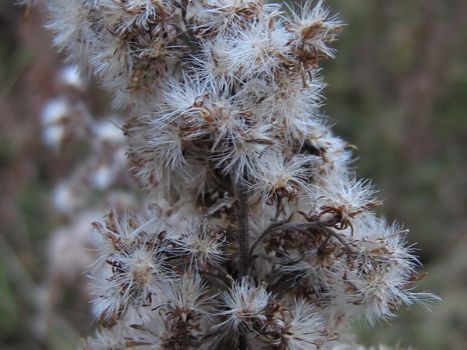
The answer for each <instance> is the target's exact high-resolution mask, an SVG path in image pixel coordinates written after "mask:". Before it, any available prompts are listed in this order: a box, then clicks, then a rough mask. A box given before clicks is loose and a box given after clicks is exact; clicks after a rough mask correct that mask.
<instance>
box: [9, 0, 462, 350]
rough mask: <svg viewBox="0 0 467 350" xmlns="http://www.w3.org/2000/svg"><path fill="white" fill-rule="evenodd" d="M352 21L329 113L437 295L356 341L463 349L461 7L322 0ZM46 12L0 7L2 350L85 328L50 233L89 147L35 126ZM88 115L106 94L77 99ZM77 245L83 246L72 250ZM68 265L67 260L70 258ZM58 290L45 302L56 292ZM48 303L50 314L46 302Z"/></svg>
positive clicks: (50, 88)
mask: <svg viewBox="0 0 467 350" xmlns="http://www.w3.org/2000/svg"><path fill="white" fill-rule="evenodd" d="M328 4H329V5H330V6H331V7H332V8H333V10H334V12H340V15H341V17H342V18H343V19H344V21H345V22H346V23H347V24H348V26H347V27H345V30H344V32H343V34H342V36H341V39H340V41H339V43H338V44H337V47H338V49H339V53H338V58H337V60H335V61H330V62H327V63H326V64H325V67H324V75H325V79H326V81H327V82H328V83H329V86H328V88H327V90H326V91H325V94H326V96H327V104H326V107H325V111H326V113H327V114H328V115H330V116H331V117H332V119H333V120H334V121H335V124H336V125H335V131H336V133H338V134H341V135H343V136H344V137H345V138H346V139H347V140H349V142H351V143H352V144H354V145H356V146H357V147H358V150H357V152H356V154H357V155H358V157H359V160H358V162H357V163H356V165H357V172H358V175H359V176H360V177H368V178H371V179H373V180H374V183H375V184H376V186H377V187H378V188H379V189H380V190H381V192H380V197H381V198H383V199H384V200H385V206H384V208H383V209H382V212H384V213H385V215H386V216H387V217H388V218H389V219H390V220H394V219H397V220H398V221H400V222H403V223H404V224H405V225H406V226H407V227H408V228H410V230H411V233H410V235H409V237H410V240H411V241H412V242H418V245H417V247H418V249H420V251H419V255H420V257H421V260H422V262H423V264H424V265H425V267H424V271H426V272H428V276H427V277H426V279H425V280H424V281H422V282H421V283H420V286H419V289H420V290H431V291H434V292H436V293H437V294H439V295H440V296H441V297H442V298H443V300H444V301H443V302H441V303H436V304H434V305H433V307H432V311H431V312H429V311H427V310H426V309H424V308H422V307H413V308H410V309H407V310H406V309H403V310H402V312H401V315H400V316H399V317H398V318H396V319H394V320H392V321H391V322H389V323H382V324H378V325H377V326H376V327H375V328H369V327H368V326H366V325H359V324H357V325H355V328H356V329H357V331H358V333H359V339H360V341H361V342H362V343H364V344H378V343H385V344H388V345H396V344H399V345H401V346H408V345H413V346H414V347H415V348H418V349H420V350H422V349H426V350H434V349H454V350H463V349H466V348H467V253H466V252H467V236H466V233H467V216H466V214H467V151H466V147H467V1H465V0H411V1H400V0H385V1H379V0H358V1H348V0H347V1H346V0H328ZM44 22H45V15H44V13H43V11H41V10H40V9H33V10H32V11H31V13H30V14H29V16H27V13H25V10H24V8H19V7H13V6H12V0H0V348H2V349H25V350H26V349H28V350H36V349H54V350H55V349H57V350H62V349H73V348H74V344H76V342H77V341H78V339H79V337H80V335H86V334H88V333H89V332H90V330H91V328H92V326H93V324H92V318H91V317H90V316H89V307H88V304H87V301H86V298H87V297H86V289H85V287H84V286H85V283H84V281H83V279H82V278H81V274H78V275H77V276H74V278H71V279H70V280H66V279H65V280H60V281H58V280H53V281H52V282H51V277H50V274H51V270H53V266H52V267H51V266H50V264H49V263H48V262H49V261H50V253H49V250H50V249H49V246H50V242H51V239H52V232H53V231H54V230H55V229H56V228H57V227H59V226H61V225H66V224H67V223H68V222H67V219H65V218H63V216H61V215H59V214H57V212H56V211H55V210H54V208H53V207H52V205H51V203H50V195H51V191H52V189H53V186H54V184H55V183H56V182H57V181H59V180H60V179H63V178H65V177H66V176H69V175H70V172H71V171H72V170H73V168H74V166H75V165H76V164H77V162H79V160H80V159H81V158H82V157H84V155H85V153H86V147H84V146H83V147H80V145H79V143H78V144H73V145H65V146H64V147H62V149H61V150H60V152H53V151H51V150H50V149H48V148H47V147H45V146H44V145H43V144H42V141H41V129H40V121H39V116H40V114H41V110H42V108H43V107H44V105H45V104H46V103H47V101H48V100H50V99H51V98H54V97H56V96H58V95H60V94H63V91H61V89H62V87H61V86H60V84H58V83H57V79H56V76H57V72H59V71H60V69H61V68H62V67H63V64H62V63H61V58H60V56H59V55H58V54H56V53H55V50H54V49H53V48H52V46H51V38H50V35H49V33H47V32H46V31H45V30H44V29H43V24H44ZM81 98H82V99H84V100H85V101H86V102H87V103H88V104H89V105H90V106H91V110H92V112H93V113H95V114H103V113H105V111H106V108H107V107H106V106H107V104H106V101H105V100H106V98H105V94H103V93H102V92H100V91H99V90H98V89H96V88H95V87H91V88H89V89H88V91H86V92H83V96H82V97H81ZM76 249H80V247H78V246H77V247H76ZM65 256H66V254H65ZM51 289H52V297H51V291H50V290H51ZM44 305H45V306H44Z"/></svg>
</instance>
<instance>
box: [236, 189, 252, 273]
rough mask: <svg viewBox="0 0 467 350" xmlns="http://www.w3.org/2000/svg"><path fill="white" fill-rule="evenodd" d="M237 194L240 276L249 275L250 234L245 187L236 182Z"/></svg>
mask: <svg viewBox="0 0 467 350" xmlns="http://www.w3.org/2000/svg"><path fill="white" fill-rule="evenodd" d="M235 192H236V193H235V194H236V197H237V221H238V228H239V234H238V245H239V257H240V275H241V276H244V275H246V274H247V271H248V265H249V246H250V242H249V234H248V229H249V227H248V213H247V196H246V193H245V189H244V187H243V185H242V184H241V183H239V182H235Z"/></svg>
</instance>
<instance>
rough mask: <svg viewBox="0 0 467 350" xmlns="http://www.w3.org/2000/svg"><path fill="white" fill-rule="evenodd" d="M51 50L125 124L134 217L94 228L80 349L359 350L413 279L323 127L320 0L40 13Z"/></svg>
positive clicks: (409, 298)
mask: <svg viewBox="0 0 467 350" xmlns="http://www.w3.org/2000/svg"><path fill="white" fill-rule="evenodd" d="M48 6H49V10H50V14H51V16H52V19H51V21H50V22H49V25H48V27H49V28H50V29H51V30H53V31H54V32H55V44H56V45H57V46H58V47H60V48H61V49H62V50H63V51H64V52H65V53H66V54H67V55H68V57H69V60H70V61H71V62H72V63H74V64H76V65H78V66H79V67H80V68H81V69H82V70H84V71H88V72H90V73H91V74H93V75H94V76H95V77H96V78H97V79H98V80H99V81H100V82H101V83H102V86H103V87H105V88H106V89H108V90H109V91H110V92H111V93H112V95H113V103H114V106H115V107H117V108H121V109H122V110H124V111H128V112H129V113H130V114H131V118H128V120H127V121H126V122H125V124H124V126H123V127H122V131H123V133H124V134H125V135H126V137H127V143H128V149H127V156H128V158H129V161H130V163H131V171H132V172H133V173H134V174H135V176H136V177H137V178H138V180H139V182H140V184H141V186H142V187H143V188H144V189H145V190H146V191H147V193H148V201H149V202H150V203H151V204H150V205H149V206H148V209H147V210H146V211H145V212H135V211H131V210H121V209H120V210H113V211H111V212H110V213H109V214H108V215H107V216H106V217H105V219H104V220H103V222H101V223H94V224H93V227H94V229H95V232H96V236H97V238H96V247H97V248H96V249H97V258H96V261H95V263H94V264H93V266H92V268H91V269H90V276H91V279H92V293H93V295H94V299H93V301H92V305H93V311H94V313H95V316H96V319H97V321H98V323H99V326H100V327H99V330H98V333H97V335H96V336H95V337H93V338H90V339H88V340H86V341H85V342H84V343H83V345H82V349H86V350H91V349H92V350H97V349H133V348H135V349H241V350H246V349H251V350H253V349H284V350H285V349H291V350H309V349H310V350H311V349H318V348H319V349H335V350H337V349H361V348H360V347H358V346H357V345H354V344H353V338H352V337H351V335H349V333H350V324H351V323H352V322H353V321H355V320H366V321H368V322H369V323H374V322H375V321H378V320H385V319H388V318H390V317H393V316H394V315H395V314H396V312H397V310H398V309H399V308H400V307H401V305H404V304H405V305H410V304H413V303H422V304H427V303H428V302H429V301H430V300H432V299H435V298H436V297H435V296H433V295H432V294H430V293H424V292H415V291H414V290H413V288H414V284H415V282H416V281H417V280H419V279H420V278H421V276H422V275H420V274H419V273H417V272H416V268H417V267H418V266H419V265H420V262H419V261H418V259H417V257H416V256H415V255H414V253H413V247H412V246H410V245H408V244H407V243H406V234H407V230H405V229H404V228H403V227H401V226H400V225H398V224H397V223H393V224H391V223H387V222H386V220H385V219H383V218H380V217H378V216H377V215H376V214H375V209H376V208H377V207H378V206H380V205H381V201H380V200H378V199H377V197H376V190H375V189H374V187H373V186H372V184H371V183H370V182H369V181H367V180H359V179H357V178H356V176H355V173H354V170H353V168H352V166H353V153H352V148H353V147H352V146H351V145H349V144H348V143H346V142H345V141H344V140H343V139H341V138H340V137H338V136H335V135H334V134H333V133H332V131H331V127H330V122H329V121H328V118H327V117H326V116H325V115H324V114H323V112H322V109H321V107H322V104H323V97H322V92H323V88H324V86H325V83H324V82H323V79H322V77H321V68H320V65H321V62H322V61H323V60H325V59H329V58H333V57H334V54H335V50H334V49H333V46H332V45H333V43H334V42H335V41H336V39H337V35H338V34H339V32H340V30H341V28H342V22H341V21H340V20H339V19H338V18H337V17H336V16H333V15H331V13H330V11H329V10H328V9H327V8H326V7H325V6H324V5H323V3H322V1H317V2H314V3H311V2H309V3H307V4H305V5H303V6H298V7H293V6H290V7H289V6H285V5H281V4H277V3H265V2H263V1H262V0H48Z"/></svg>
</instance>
